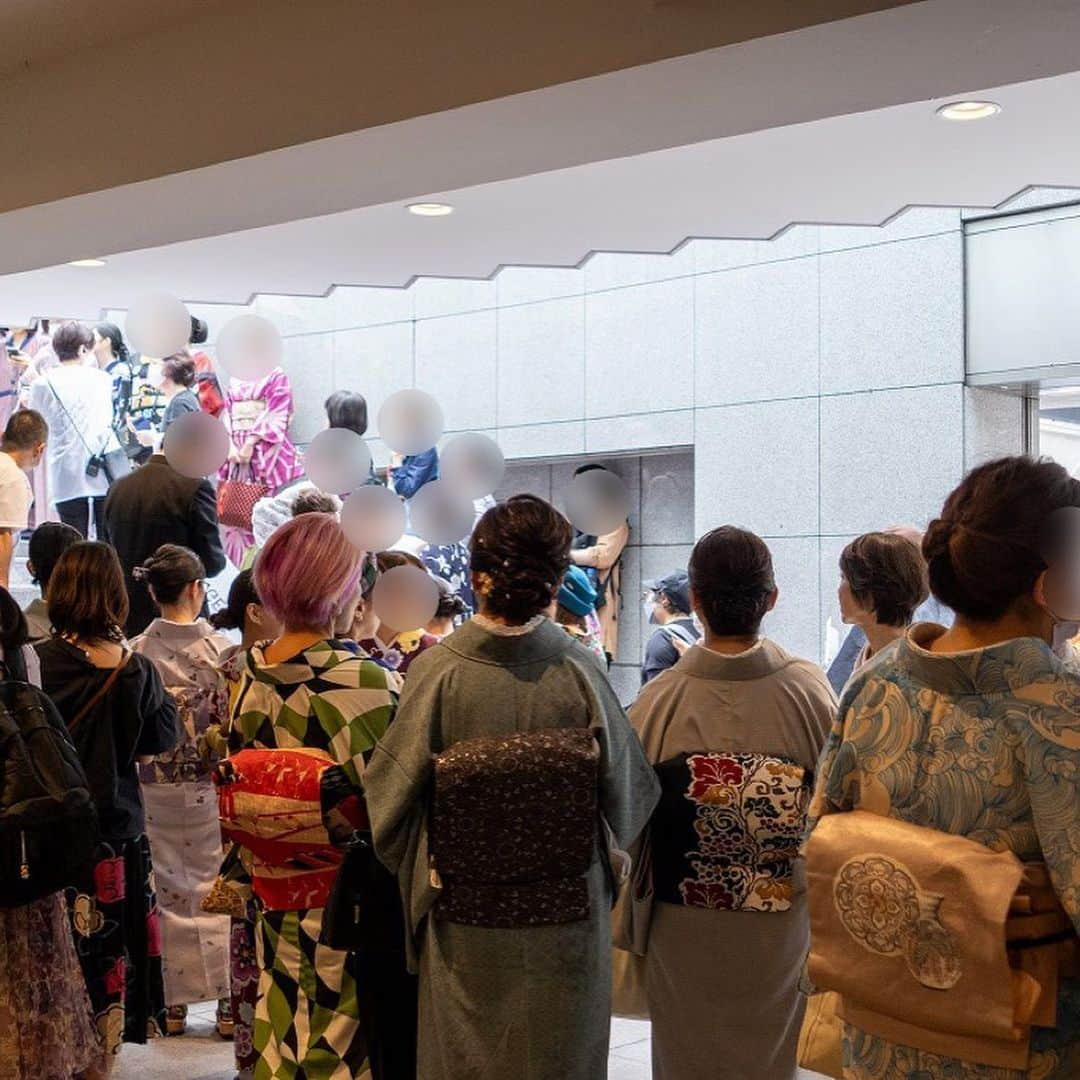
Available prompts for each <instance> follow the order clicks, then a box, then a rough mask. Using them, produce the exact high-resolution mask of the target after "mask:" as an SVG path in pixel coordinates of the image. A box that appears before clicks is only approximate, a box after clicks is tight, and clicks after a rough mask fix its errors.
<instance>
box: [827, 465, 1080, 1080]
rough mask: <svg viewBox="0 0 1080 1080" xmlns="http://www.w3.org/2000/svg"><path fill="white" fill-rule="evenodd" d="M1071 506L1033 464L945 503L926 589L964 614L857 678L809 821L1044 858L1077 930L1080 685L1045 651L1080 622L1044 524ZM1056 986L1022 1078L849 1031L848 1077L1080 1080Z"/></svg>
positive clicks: (1078, 990)
mask: <svg viewBox="0 0 1080 1080" xmlns="http://www.w3.org/2000/svg"><path fill="white" fill-rule="evenodd" d="M1072 507H1080V482H1078V481H1076V480H1074V479H1072V478H1070V476H1069V475H1068V473H1067V472H1066V471H1065V470H1064V469H1063V468H1062V467H1061V466H1060V465H1057V464H1054V463H1052V462H1050V461H1046V460H1043V461H1034V460H1032V459H1030V458H1024V457H1013V458H1002V459H1001V460H998V461H993V462H990V463H988V464H986V465H982V466H980V467H979V468H977V469H975V470H973V471H972V472H971V473H969V474H968V476H967V477H966V478H965V479H964V480H963V481H962V483H961V484H960V486H959V487H958V488H957V489H956V490H955V491H954V492H953V493H952V494H951V495H950V496H949V497H948V499H946V501H945V506H944V508H943V509H942V512H941V516H940V518H938V519H937V520H935V521H933V522H931V524H930V527H929V529H928V531H927V533H926V537H925V539H924V541H923V554H924V555H925V556H926V560H927V563H928V567H929V578H930V588H931V590H932V591H933V593H934V596H935V597H937V599H938V600H940V601H941V602H942V603H943V604H945V605H947V606H948V607H950V608H952V609H953V611H955V613H956V621H955V623H954V624H953V626H952V627H951V628H950V629H948V630H946V629H944V628H943V627H941V626H936V625H934V624H933V623H920V624H918V625H916V626H914V627H913V628H912V629H911V630H910V631H908V633H907V635H906V637H905V638H904V639H902V640H901V641H900V642H899V643H898V644H897V645H895V646H892V647H891V648H890V649H889V650H888V651H887V652H886V653H884V654H883V655H882V656H881V657H880V658H879V659H877V660H875V661H874V662H873V663H871V664H869V665H867V666H866V667H865V668H863V669H862V671H860V672H858V673H856V675H855V676H854V677H853V678H852V679H851V681H850V682H849V683H848V685H847V687H846V688H845V690H844V694H843V696H842V698H841V701H840V712H839V718H838V720H837V721H836V723H835V724H834V726H833V729H832V731H831V733H830V735H829V739H828V742H827V744H826V748H825V752H824V754H823V756H822V761H821V766H820V772H819V778H818V783H817V788H816V791H815V795H814V801H813V804H812V807H811V813H812V816H813V817H814V818H815V819H820V818H821V817H822V816H823V815H828V814H838V813H844V812H846V811H850V810H866V811H869V812H870V813H873V814H881V815H885V816H888V817H892V818H897V819H900V820H901V821H904V822H910V823H912V824H915V825H922V826H927V827H929V828H931V829H936V830H939V831H941V832H946V833H952V834H954V835H957V836H963V837H967V838H969V839H971V840H975V841H977V842H979V843H981V844H984V845H986V846H987V847H989V848H991V849H992V850H994V851H1011V852H1014V853H1015V854H1016V855H1017V856H1019V857H1020V859H1022V860H1024V861H1035V860H1044V861H1045V863H1046V866H1047V868H1048V870H1049V872H1050V877H1051V880H1052V883H1053V888H1054V891H1055V892H1056V894H1057V896H1058V899H1059V900H1060V902H1061V904H1062V906H1063V907H1064V910H1065V912H1066V913H1067V915H1068V916H1069V917H1070V918H1071V920H1072V922H1073V924H1074V926H1076V927H1077V928H1078V929H1080V845H1078V844H1077V841H1076V836H1077V831H1078V828H1080V785H1078V784H1077V781H1076V778H1077V776H1078V775H1080V679H1078V678H1077V676H1076V675H1074V674H1071V673H1070V672H1069V671H1068V670H1067V669H1066V667H1065V666H1064V665H1063V664H1062V662H1061V661H1060V660H1059V659H1058V658H1057V656H1055V654H1054V652H1053V651H1052V648H1051V645H1052V644H1053V643H1054V642H1055V640H1056V639H1057V637H1059V636H1060V635H1061V634H1062V633H1068V632H1071V630H1072V627H1071V626H1068V625H1067V624H1065V623H1064V622H1063V619H1065V618H1075V617H1076V614H1077V601H1076V597H1075V596H1074V597H1071V598H1070V597H1069V595H1068V591H1069V590H1068V589H1065V590H1062V589H1061V588H1060V585H1059V583H1058V582H1057V581H1056V579H1055V576H1056V574H1058V573H1061V572H1062V571H1063V570H1068V569H1070V568H1069V567H1067V566H1065V565H1059V566H1055V567H1054V568H1053V571H1054V572H1053V573H1051V572H1050V567H1049V566H1048V563H1047V561H1046V559H1045V558H1044V555H1047V554H1048V553H1047V551H1046V548H1045V547H1044V541H1045V536H1046V530H1047V528H1048V527H1049V524H1048V523H1049V519H1050V518H1051V516H1052V515H1054V514H1055V511H1060V510H1062V509H1063V508H1072ZM1066 512H1067V513H1076V511H1073V510H1067V511H1066ZM1072 555H1073V556H1074V558H1075V555H1076V552H1075V551H1073V552H1072ZM1071 570H1072V571H1073V572H1074V573H1075V565H1073V566H1072V567H1071ZM1073 580H1075V578H1074V579H1073ZM816 823H817V821H816V820H815V824H816ZM851 947H855V946H851ZM1057 990H1058V1014H1057V1025H1056V1026H1055V1027H1035V1028H1033V1029H1032V1036H1031V1049H1030V1056H1029V1060H1028V1067H1027V1068H1026V1069H1016V1068H1002V1067H1000V1066H990V1065H983V1064H977V1063H975V1062H973V1061H970V1060H963V1059H960V1058H957V1057H949V1056H945V1055H943V1054H941V1053H930V1052H928V1051H926V1050H922V1049H916V1048H914V1047H911V1046H907V1045H901V1044H899V1043H895V1042H890V1041H888V1040H886V1039H884V1038H880V1037H877V1036H874V1035H870V1034H868V1033H866V1032H864V1031H861V1030H859V1029H858V1028H857V1027H855V1026H853V1025H851V1024H846V1025H845V1029H844V1046H843V1059H844V1076H845V1077H850V1078H857V1080H869V1078H882V1080H891V1078H892V1077H897V1076H918V1077H926V1078H927V1080H936V1078H939V1077H942V1078H944V1077H948V1078H950V1080H951V1078H954V1077H955V1078H959V1080H1020V1078H1023V1077H1039V1078H1040V1080H1043V1078H1049V1077H1060V1078H1062V1080H1063V1078H1065V1077H1076V1076H1080V982H1078V981H1077V980H1076V979H1068V978H1066V979H1063V980H1062V981H1061V983H1060V984H1059V985H1058V988H1057Z"/></svg>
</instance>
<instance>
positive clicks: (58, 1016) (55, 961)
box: [0, 893, 104, 1080]
mask: <svg viewBox="0 0 1080 1080" xmlns="http://www.w3.org/2000/svg"><path fill="white" fill-rule="evenodd" d="M103 1064H104V1060H103V1058H102V1054H101V1050H100V1048H99V1046H98V1040H97V1030H96V1028H95V1026H94V1017H93V1014H92V1013H91V1011H90V1000H89V998H88V997H87V995H86V983H85V982H84V981H83V974H82V971H81V970H80V968H79V962H78V959H77V958H76V956H75V947H74V945H73V944H72V941H71V926H70V924H69V922H68V915H67V906H66V905H65V903H64V896H63V893H53V894H52V895H51V896H46V897H43V898H42V899H40V900H35V901H34V902H33V903H32V904H24V905H23V906H22V907H15V908H0V1080H30V1078H33V1080H69V1078H70V1077H71V1076H72V1075H73V1074H74V1073H80V1072H82V1071H83V1070H85V1069H89V1068H91V1067H98V1068H100V1067H101V1066H102V1065H103Z"/></svg>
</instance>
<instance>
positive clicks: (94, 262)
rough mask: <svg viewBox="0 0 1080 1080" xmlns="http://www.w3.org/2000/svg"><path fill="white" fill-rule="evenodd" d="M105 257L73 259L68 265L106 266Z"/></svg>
mask: <svg viewBox="0 0 1080 1080" xmlns="http://www.w3.org/2000/svg"><path fill="white" fill-rule="evenodd" d="M104 265H105V260H104V259H72V261H71V262H69V263H68V266H104Z"/></svg>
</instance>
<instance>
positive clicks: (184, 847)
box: [143, 782, 229, 1005]
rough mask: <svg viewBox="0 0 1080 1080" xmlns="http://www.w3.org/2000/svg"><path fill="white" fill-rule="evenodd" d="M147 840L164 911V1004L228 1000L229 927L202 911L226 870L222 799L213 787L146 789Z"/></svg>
mask: <svg viewBox="0 0 1080 1080" xmlns="http://www.w3.org/2000/svg"><path fill="white" fill-rule="evenodd" d="M143 800H144V802H145V804H146V835H147V838H148V839H149V841H150V847H151V850H152V851H153V853H154V879H155V882H156V884H157V895H158V904H159V906H160V909H161V960H162V967H163V970H164V978H165V1003H166V1005H189V1004H194V1003H195V1002H200V1001H219V1000H220V999H222V998H225V997H228V996H229V964H228V952H229V920H228V918H227V917H224V916H222V915H213V914H210V913H208V912H205V911H203V910H202V900H203V897H205V896H206V895H207V894H208V893H209V892H210V889H211V888H212V887H213V884H214V881H215V880H216V878H217V872H218V867H219V866H220V865H221V827H220V825H219V824H218V815H217V799H216V798H215V797H214V789H213V786H212V785H211V784H209V783H206V782H202V783H193V784H149V785H147V787H146V788H144V790H143Z"/></svg>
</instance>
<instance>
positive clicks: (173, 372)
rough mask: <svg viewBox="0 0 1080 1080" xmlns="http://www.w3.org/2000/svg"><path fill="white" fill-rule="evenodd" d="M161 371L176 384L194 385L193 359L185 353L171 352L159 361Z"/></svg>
mask: <svg viewBox="0 0 1080 1080" xmlns="http://www.w3.org/2000/svg"><path fill="white" fill-rule="evenodd" d="M161 373H162V375H164V376H165V378H166V379H168V380H169V382H173V383H176V385H177V386H185V387H188V388H190V387H192V386H194V385H195V361H194V360H192V359H191V357H190V356H188V354H187V353H173V355H172V356H167V357H165V359H164V360H163V361H162V362H161Z"/></svg>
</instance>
